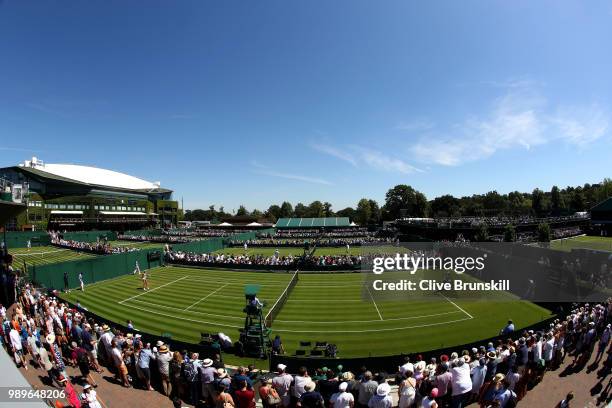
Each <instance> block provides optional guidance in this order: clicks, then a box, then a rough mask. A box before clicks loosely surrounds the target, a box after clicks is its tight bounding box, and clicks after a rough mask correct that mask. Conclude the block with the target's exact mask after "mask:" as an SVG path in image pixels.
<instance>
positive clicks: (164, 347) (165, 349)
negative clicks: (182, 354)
mask: <svg viewBox="0 0 612 408" xmlns="http://www.w3.org/2000/svg"><path fill="white" fill-rule="evenodd" d="M159 352H160V353H167V352H168V347H167V346H166V345H165V344H164V345H163V346H161V347H160V348H159Z"/></svg>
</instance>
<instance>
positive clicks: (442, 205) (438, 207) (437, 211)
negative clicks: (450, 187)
mask: <svg viewBox="0 0 612 408" xmlns="http://www.w3.org/2000/svg"><path fill="white" fill-rule="evenodd" d="M429 208H430V210H431V215H433V216H434V217H455V216H458V215H460V214H461V204H460V201H459V199H458V198H455V197H453V196H452V195H450V194H446V195H443V196H440V197H436V198H434V199H433V200H432V201H431V202H430V203H429Z"/></svg>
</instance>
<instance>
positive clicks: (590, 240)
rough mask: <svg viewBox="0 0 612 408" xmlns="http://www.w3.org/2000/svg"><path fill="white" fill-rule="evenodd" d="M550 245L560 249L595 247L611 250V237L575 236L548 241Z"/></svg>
mask: <svg viewBox="0 0 612 408" xmlns="http://www.w3.org/2000/svg"><path fill="white" fill-rule="evenodd" d="M550 247H551V248H553V249H557V250H560V251H571V250H572V249H579V248H581V249H596V250H598V251H609V252H612V238H611V237H595V236H586V235H585V236H580V237H575V238H566V239H558V240H556V241H552V242H551V243H550Z"/></svg>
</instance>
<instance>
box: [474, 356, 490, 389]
mask: <svg viewBox="0 0 612 408" xmlns="http://www.w3.org/2000/svg"><path fill="white" fill-rule="evenodd" d="M486 375H487V360H485V358H484V357H483V358H481V359H480V360H478V365H477V366H475V367H474V368H472V395H473V396H474V397H477V396H478V394H479V392H480V389H481V388H482V386H483V385H484V381H485V377H486Z"/></svg>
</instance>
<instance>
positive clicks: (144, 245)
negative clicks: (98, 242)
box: [109, 240, 164, 249]
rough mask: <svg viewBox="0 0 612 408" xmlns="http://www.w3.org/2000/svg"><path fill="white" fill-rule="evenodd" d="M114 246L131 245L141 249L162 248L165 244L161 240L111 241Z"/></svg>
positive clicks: (130, 246)
mask: <svg viewBox="0 0 612 408" xmlns="http://www.w3.org/2000/svg"><path fill="white" fill-rule="evenodd" d="M109 244H111V246H112V247H129V248H139V249H162V248H163V246H164V244H161V243H159V242H138V241H120V240H119V241H109Z"/></svg>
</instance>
